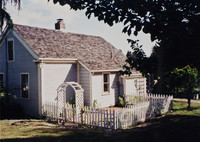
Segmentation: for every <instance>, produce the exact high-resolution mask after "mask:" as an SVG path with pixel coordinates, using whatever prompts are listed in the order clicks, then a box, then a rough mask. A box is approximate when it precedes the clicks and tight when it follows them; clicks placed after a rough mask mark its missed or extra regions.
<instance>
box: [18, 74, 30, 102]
mask: <svg viewBox="0 0 200 142" xmlns="http://www.w3.org/2000/svg"><path fill="white" fill-rule="evenodd" d="M23 74H27V75H28V98H23V97H22V89H21V86H22V75H23ZM29 78H30V77H29V73H20V98H21V99H23V100H27V99H30V97H29V96H30V83H29V82H30V79H29Z"/></svg>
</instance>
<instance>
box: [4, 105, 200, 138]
mask: <svg viewBox="0 0 200 142" xmlns="http://www.w3.org/2000/svg"><path fill="white" fill-rule="evenodd" d="M186 108H187V103H186V102H179V101H178V102H177V101H176V102H174V110H173V111H171V112H169V113H167V114H165V115H164V116H160V117H156V118H153V119H150V120H148V121H146V122H145V123H141V124H140V125H138V126H136V127H134V128H130V129H128V130H116V131H110V130H104V129H96V128H86V127H78V128H76V127H73V128H65V127H61V126H59V125H55V124H52V123H47V122H45V121H44V120H32V119H30V120H1V121H0V141H1V142H18V141H20V142H38V141H39V142H43V141H44V142H67V141H70V142H73V141H78V142H93V141H96V142H101V141H109V142H110V141H115V142H122V141H130V140H131V141H134V142H147V141H148V142H151V141H152V142H184V141H187V142H197V141H199V139H200V101H199V102H197V103H192V111H187V109H186Z"/></svg>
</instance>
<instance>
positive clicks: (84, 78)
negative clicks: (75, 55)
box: [79, 64, 90, 106]
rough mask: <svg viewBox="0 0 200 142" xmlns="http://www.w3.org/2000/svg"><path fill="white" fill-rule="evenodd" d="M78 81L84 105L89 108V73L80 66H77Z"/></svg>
mask: <svg viewBox="0 0 200 142" xmlns="http://www.w3.org/2000/svg"><path fill="white" fill-rule="evenodd" d="M79 81H80V85H81V86H82V88H83V89H84V104H85V105H87V106H90V72H89V71H88V70H87V69H86V68H85V67H83V66H82V65H81V64H80V66H79Z"/></svg>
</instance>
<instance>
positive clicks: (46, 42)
mask: <svg viewBox="0 0 200 142" xmlns="http://www.w3.org/2000/svg"><path fill="white" fill-rule="evenodd" d="M14 30H15V31H16V32H17V33H18V34H19V35H20V36H21V38H22V39H23V40H24V41H25V42H26V43H27V44H28V45H29V46H30V47H31V48H32V50H33V51H34V52H35V53H36V54H37V55H38V56H39V57H40V58H76V59H78V60H79V61H81V62H82V63H83V64H84V65H85V66H86V67H88V68H89V69H90V70H114V69H120V68H122V66H123V65H124V64H125V59H126V57H125V55H124V54H123V53H121V52H120V51H119V50H118V49H116V48H114V47H113V46H112V45H111V44H110V43H108V42H107V41H105V40H104V39H103V38H101V37H98V36H91V35H83V34H75V33H65V32H61V31H57V30H49V29H42V28H37V27H30V26H23V25H17V24H15V26H14Z"/></svg>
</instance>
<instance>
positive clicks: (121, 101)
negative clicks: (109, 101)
mask: <svg viewBox="0 0 200 142" xmlns="http://www.w3.org/2000/svg"><path fill="white" fill-rule="evenodd" d="M118 106H119V107H124V106H125V102H124V99H123V98H122V97H120V96H119V103H118Z"/></svg>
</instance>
